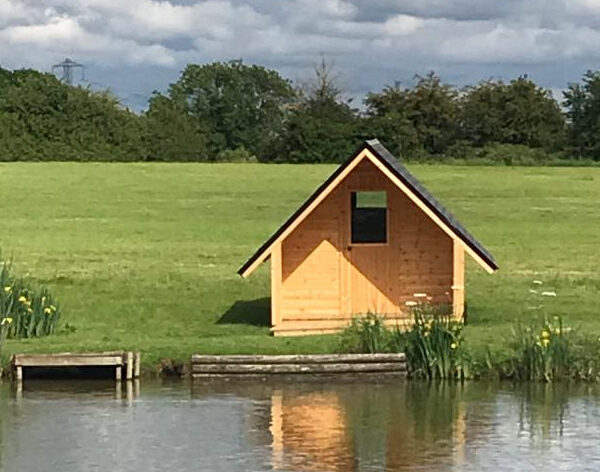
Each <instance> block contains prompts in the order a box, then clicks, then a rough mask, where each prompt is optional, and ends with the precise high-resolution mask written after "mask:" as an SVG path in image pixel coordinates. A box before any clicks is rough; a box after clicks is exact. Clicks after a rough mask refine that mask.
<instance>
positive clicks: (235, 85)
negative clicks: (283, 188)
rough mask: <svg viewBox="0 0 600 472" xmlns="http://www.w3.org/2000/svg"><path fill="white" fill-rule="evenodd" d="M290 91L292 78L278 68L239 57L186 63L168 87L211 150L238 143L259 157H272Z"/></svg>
mask: <svg viewBox="0 0 600 472" xmlns="http://www.w3.org/2000/svg"><path fill="white" fill-rule="evenodd" d="M294 96H295V93H294V89H293V87H292V85H291V83H290V82H289V81H288V80H286V79H284V78H283V77H281V75H279V73H278V72H276V71H274V70H271V69H267V68H265V67H262V66H257V65H250V66H248V65H245V64H243V62H242V61H241V60H236V61H230V62H214V63H212V64H205V65H197V64H189V65H188V66H187V67H186V68H185V69H184V70H183V72H182V74H181V77H180V78H179V80H178V81H177V82H175V83H174V84H171V85H170V87H169V91H168V97H169V98H170V99H171V100H173V102H174V103H176V104H177V107H180V108H181V109H182V110H183V111H184V112H185V113H186V114H189V115H190V116H193V117H194V118H195V119H196V120H197V122H198V125H199V126H200V127H201V129H204V130H206V132H207V138H208V146H209V148H210V151H211V153H212V155H214V156H216V155H217V154H218V153H219V152H220V151H222V150H224V149H236V148H240V147H243V148H245V149H248V150H249V151H250V152H252V153H253V154H255V155H256V156H258V157H259V158H260V159H268V158H269V157H270V156H272V153H273V146H274V144H275V143H276V141H277V140H278V138H279V136H280V135H281V133H282V132H283V130H284V122H285V115H286V107H287V105H288V104H289V103H290V102H291V101H292V100H293V99H294Z"/></svg>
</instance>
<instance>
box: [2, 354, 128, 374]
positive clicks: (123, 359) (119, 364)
mask: <svg viewBox="0 0 600 472" xmlns="http://www.w3.org/2000/svg"><path fill="white" fill-rule="evenodd" d="M12 365H13V368H14V373H15V379H16V380H18V381H21V380H23V369H24V368H27V367H35V368H37V369H43V368H52V369H55V368H61V367H64V368H68V367H114V369H115V380H122V379H123V378H124V379H126V380H131V379H134V378H138V377H139V376H140V353H139V352H131V351H129V352H124V351H111V352H85V353H73V352H61V353H57V354H15V355H14V356H13V358H12Z"/></svg>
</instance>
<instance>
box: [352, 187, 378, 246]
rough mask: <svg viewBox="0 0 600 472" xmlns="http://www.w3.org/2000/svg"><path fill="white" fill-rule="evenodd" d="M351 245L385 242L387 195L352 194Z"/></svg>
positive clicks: (371, 193) (376, 193)
mask: <svg viewBox="0 0 600 472" xmlns="http://www.w3.org/2000/svg"><path fill="white" fill-rule="evenodd" d="M350 198H351V204H352V228H351V231H352V237H351V241H352V244H365V243H386V242H387V194H386V193H385V192H352V193H351V195H350Z"/></svg>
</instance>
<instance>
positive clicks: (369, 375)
mask: <svg viewBox="0 0 600 472" xmlns="http://www.w3.org/2000/svg"><path fill="white" fill-rule="evenodd" d="M272 375H273V374H261V373H251V374H215V373H192V379H194V380H205V381H212V380H226V381H228V382H229V381H231V380H233V379H235V380H240V381H245V380H248V381H250V380H266V379H267V378H269V377H271V376H272ZM276 375H277V379H278V380H283V379H285V381H288V380H289V381H296V380H298V379H299V378H298V375H302V381H303V382H305V381H312V380H314V381H318V382H322V381H323V378H331V379H333V380H336V381H339V380H348V381H355V380H357V377H358V376H360V380H361V381H364V380H365V379H373V380H380V379H383V378H385V379H389V378H406V376H407V371H406V370H392V371H387V372H359V373H352V372H321V373H314V372H313V373H309V374H276ZM271 378H272V377H271Z"/></svg>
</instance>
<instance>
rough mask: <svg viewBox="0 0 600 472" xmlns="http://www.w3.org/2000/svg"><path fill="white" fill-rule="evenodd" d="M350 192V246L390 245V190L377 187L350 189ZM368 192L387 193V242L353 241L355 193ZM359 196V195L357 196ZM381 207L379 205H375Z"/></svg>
mask: <svg viewBox="0 0 600 472" xmlns="http://www.w3.org/2000/svg"><path fill="white" fill-rule="evenodd" d="M349 190H350V192H349V194H348V197H349V198H348V206H349V208H350V210H349V212H348V215H349V218H348V248H352V247H369V246H371V247H378V246H388V245H389V243H390V206H389V199H388V191H387V190H385V189H376V190H371V189H369V190H365V189H358V188H357V189H352V188H351V189H349ZM366 192H381V193H384V194H385V242H381V241H380V242H364V243H361V242H353V241H352V215H353V210H354V207H353V205H352V200H353V195H354V194H358V193H366ZM356 198H358V196H356ZM375 208H379V207H375Z"/></svg>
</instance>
